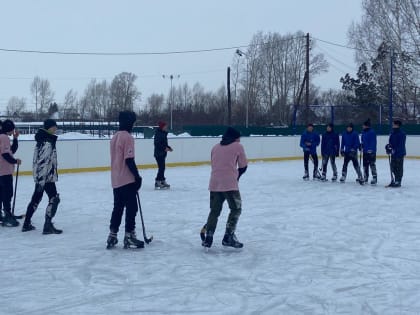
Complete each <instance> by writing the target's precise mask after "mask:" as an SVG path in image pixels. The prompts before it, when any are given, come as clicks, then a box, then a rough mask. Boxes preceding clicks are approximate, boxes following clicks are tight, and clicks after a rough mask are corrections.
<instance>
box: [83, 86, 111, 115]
mask: <svg viewBox="0 0 420 315" xmlns="http://www.w3.org/2000/svg"><path fill="white" fill-rule="evenodd" d="M82 99H83V104H84V111H85V116H87V117H88V118H90V119H103V118H105V117H106V113H107V111H108V109H109V106H110V91H109V87H108V84H107V82H106V80H103V81H102V82H97V81H96V79H92V80H91V81H90V82H89V84H88V86H87V88H86V89H85V93H84V95H83V97H82Z"/></svg>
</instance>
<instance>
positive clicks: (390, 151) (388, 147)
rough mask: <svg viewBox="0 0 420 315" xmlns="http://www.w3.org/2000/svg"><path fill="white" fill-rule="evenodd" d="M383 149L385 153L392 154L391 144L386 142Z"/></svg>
mask: <svg viewBox="0 0 420 315" xmlns="http://www.w3.org/2000/svg"><path fill="white" fill-rule="evenodd" d="M385 151H386V154H392V146H391V144H389V143H388V144H387V145H386V146H385Z"/></svg>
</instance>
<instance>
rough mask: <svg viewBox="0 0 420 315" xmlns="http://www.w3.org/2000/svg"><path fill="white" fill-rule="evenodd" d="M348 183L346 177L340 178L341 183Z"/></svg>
mask: <svg viewBox="0 0 420 315" xmlns="http://www.w3.org/2000/svg"><path fill="white" fill-rule="evenodd" d="M345 181H346V175H344V174H343V175H342V176H341V178H340V183H344V182H345Z"/></svg>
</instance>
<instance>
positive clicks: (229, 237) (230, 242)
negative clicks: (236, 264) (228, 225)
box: [222, 232, 244, 248]
mask: <svg viewBox="0 0 420 315" xmlns="http://www.w3.org/2000/svg"><path fill="white" fill-rule="evenodd" d="M222 245H223V246H230V247H234V248H242V247H244V244H242V243H241V242H239V241H238V239H237V238H236V235H235V233H233V232H231V233H230V232H226V233H225V236H224V237H223V240H222Z"/></svg>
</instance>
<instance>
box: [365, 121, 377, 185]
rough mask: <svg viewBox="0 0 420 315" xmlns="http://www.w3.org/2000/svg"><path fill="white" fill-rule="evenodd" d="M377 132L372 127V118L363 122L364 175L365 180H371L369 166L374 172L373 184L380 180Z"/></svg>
mask: <svg viewBox="0 0 420 315" xmlns="http://www.w3.org/2000/svg"><path fill="white" fill-rule="evenodd" d="M376 142H377V140H376V133H375V130H373V129H372V128H371V123H370V119H368V120H366V121H365V122H364V123H363V131H362V148H363V173H364V174H363V175H364V178H363V180H364V182H365V183H367V182H368V181H369V168H370V170H371V172H372V181H371V182H370V184H371V185H376V183H377V182H378V174H377V171H376Z"/></svg>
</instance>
